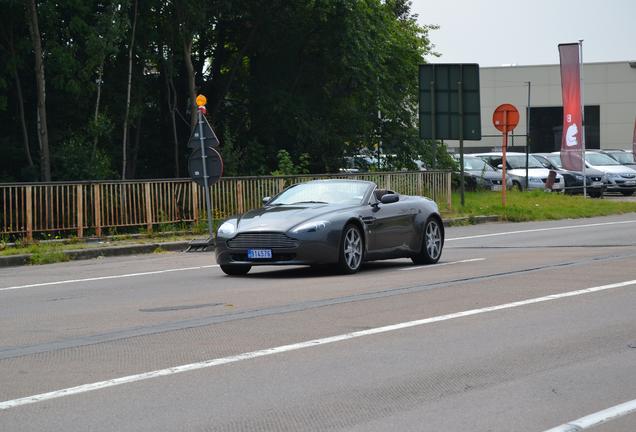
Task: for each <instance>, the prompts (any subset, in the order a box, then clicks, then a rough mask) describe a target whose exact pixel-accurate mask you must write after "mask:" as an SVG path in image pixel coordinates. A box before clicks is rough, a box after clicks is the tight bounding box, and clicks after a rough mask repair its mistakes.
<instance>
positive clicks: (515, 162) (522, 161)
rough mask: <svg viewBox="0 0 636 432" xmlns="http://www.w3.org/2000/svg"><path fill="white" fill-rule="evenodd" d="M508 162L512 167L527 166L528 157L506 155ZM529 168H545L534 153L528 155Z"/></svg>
mask: <svg viewBox="0 0 636 432" xmlns="http://www.w3.org/2000/svg"><path fill="white" fill-rule="evenodd" d="M506 162H508V165H510V167H511V168H512V169H518V168H525V167H526V157H525V155H508V156H506ZM528 168H545V167H544V166H543V165H542V164H541V162H539V161H538V160H537V158H535V157H534V156H532V155H529V156H528Z"/></svg>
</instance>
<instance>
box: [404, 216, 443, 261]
mask: <svg viewBox="0 0 636 432" xmlns="http://www.w3.org/2000/svg"><path fill="white" fill-rule="evenodd" d="M442 232H443V231H442V226H441V222H440V221H439V220H438V219H436V218H430V219H429V220H427V221H426V225H424V241H423V242H422V249H421V251H420V253H418V254H417V255H415V256H413V257H412V258H411V259H412V260H413V263H415V264H435V263H436V262H437V261H439V258H440V257H441V256H442V247H443V246H444V235H443V234H442Z"/></svg>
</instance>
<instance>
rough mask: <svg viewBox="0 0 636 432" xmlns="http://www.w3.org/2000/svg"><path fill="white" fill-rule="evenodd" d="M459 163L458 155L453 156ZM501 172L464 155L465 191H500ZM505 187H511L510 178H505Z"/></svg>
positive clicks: (476, 158)
mask: <svg viewBox="0 0 636 432" xmlns="http://www.w3.org/2000/svg"><path fill="white" fill-rule="evenodd" d="M453 157H454V158H455V159H456V160H457V162H458V163H459V155H454V156H453ZM501 177H502V175H501V171H498V170H496V169H494V168H493V167H491V166H490V165H488V164H487V163H486V162H484V161H483V160H482V159H480V158H478V157H475V156H471V155H464V181H465V188H466V190H478V189H487V190H494V191H498V190H501V189H502V179H501ZM506 186H507V187H508V188H511V187H512V178H511V177H510V176H508V177H507V178H506Z"/></svg>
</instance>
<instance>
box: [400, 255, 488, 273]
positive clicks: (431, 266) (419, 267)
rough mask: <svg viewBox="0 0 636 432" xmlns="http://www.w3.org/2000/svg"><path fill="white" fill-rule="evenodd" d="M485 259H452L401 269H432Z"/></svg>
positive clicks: (483, 259)
mask: <svg viewBox="0 0 636 432" xmlns="http://www.w3.org/2000/svg"><path fill="white" fill-rule="evenodd" d="M485 260H486V258H472V259H465V260H460V261H451V262H445V263H438V264H433V265H424V266H417V267H407V268H403V269H400V271H410V270H419V269H430V268H435V267H442V266H447V265H453V264H461V263H468V262H475V261H485Z"/></svg>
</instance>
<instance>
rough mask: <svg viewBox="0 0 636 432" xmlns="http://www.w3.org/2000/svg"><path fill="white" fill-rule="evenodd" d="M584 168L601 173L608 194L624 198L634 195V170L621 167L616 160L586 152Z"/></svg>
mask: <svg viewBox="0 0 636 432" xmlns="http://www.w3.org/2000/svg"><path fill="white" fill-rule="evenodd" d="M585 166H587V167H591V168H594V169H597V170H599V171H603V172H604V173H605V175H606V176H607V180H608V184H607V191H608V192H620V193H622V194H623V195H625V196H630V195H633V194H634V191H635V190H636V170H634V169H632V168H630V167H628V166H625V165H621V164H620V162H618V161H617V160H616V159H613V158H611V157H609V156H608V155H606V154H603V153H598V152H592V151H586V152H585Z"/></svg>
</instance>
